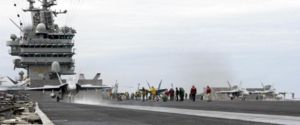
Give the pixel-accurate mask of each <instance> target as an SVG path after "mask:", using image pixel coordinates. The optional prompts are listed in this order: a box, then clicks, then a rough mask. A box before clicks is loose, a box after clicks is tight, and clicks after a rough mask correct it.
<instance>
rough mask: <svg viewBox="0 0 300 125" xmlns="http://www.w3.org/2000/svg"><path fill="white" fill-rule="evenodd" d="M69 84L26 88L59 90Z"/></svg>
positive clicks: (28, 89)
mask: <svg viewBox="0 0 300 125" xmlns="http://www.w3.org/2000/svg"><path fill="white" fill-rule="evenodd" d="M67 85H68V84H63V85H56V86H55V85H45V86H43V87H27V88H26V89H25V90H27V91H52V90H54V91H59V90H61V89H62V88H64V87H67Z"/></svg>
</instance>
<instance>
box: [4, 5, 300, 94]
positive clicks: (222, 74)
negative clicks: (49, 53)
mask: <svg viewBox="0 0 300 125" xmlns="http://www.w3.org/2000/svg"><path fill="white" fill-rule="evenodd" d="M17 1H18V2H17ZM14 2H16V3H17V4H18V7H17V9H16V8H15V7H13V3H14ZM58 4H60V6H59V7H56V9H57V10H58V9H68V10H69V13H68V14H67V15H60V16H59V17H58V18H57V23H58V24H59V25H69V26H72V27H74V28H75V29H76V30H77V32H78V33H77V35H76V37H75V41H76V46H75V47H76V52H77V54H76V56H75V57H74V58H75V60H76V71H77V72H80V73H85V74H86V76H87V77H93V75H94V74H95V73H96V72H101V73H102V76H101V77H102V79H103V80H104V83H106V84H113V83H114V81H115V80H118V82H119V83H120V86H121V87H122V88H128V89H130V90H134V89H136V88H137V84H138V83H139V82H140V83H141V85H142V86H146V82H145V80H148V81H149V82H151V83H153V85H155V86H157V84H158V82H159V81H160V80H161V79H162V80H163V87H168V88H169V87H171V83H174V85H175V86H183V87H185V88H186V89H189V88H190V87H191V85H196V86H197V87H200V88H202V87H204V86H206V85H211V86H226V85H227V84H226V81H227V80H228V81H231V82H232V83H233V84H239V82H240V81H242V85H243V87H261V82H264V83H265V84H274V86H275V88H277V90H278V91H287V92H296V96H297V97H299V95H298V94H300V90H299V88H300V84H299V81H300V77H299V75H300V65H299V64H300V58H299V57H300V35H299V34H300V25H299V22H300V15H299V12H300V8H299V7H300V1H296V0H226V1H224V0H188V1H186V0H60V1H58ZM26 7H27V4H26V2H25V0H23V1H21V0H1V2H0V12H1V17H0V21H1V22H0V27H1V28H0V41H2V42H1V43H2V44H0V58H1V61H0V74H1V75H9V76H16V75H17V71H13V63H12V59H13V57H10V56H9V55H8V52H7V50H8V47H6V45H5V44H6V43H5V42H6V41H7V40H9V36H10V34H12V33H14V34H17V35H19V31H18V29H17V28H15V26H14V25H13V24H12V23H11V22H9V18H12V19H14V20H16V21H17V20H18V19H17V18H16V14H17V13H20V14H21V20H22V22H24V23H25V25H28V24H30V20H29V19H30V17H29V15H28V14H24V13H23V12H21V10H20V8H26Z"/></svg>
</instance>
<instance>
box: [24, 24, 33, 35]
mask: <svg viewBox="0 0 300 125" xmlns="http://www.w3.org/2000/svg"><path fill="white" fill-rule="evenodd" d="M23 31H24V32H25V33H29V32H31V31H32V26H31V25H27V26H25V27H24V28H23Z"/></svg>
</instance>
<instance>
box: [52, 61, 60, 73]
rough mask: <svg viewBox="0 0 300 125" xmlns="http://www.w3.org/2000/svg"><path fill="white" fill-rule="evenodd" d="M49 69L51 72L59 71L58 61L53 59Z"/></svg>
mask: <svg viewBox="0 0 300 125" xmlns="http://www.w3.org/2000/svg"><path fill="white" fill-rule="evenodd" d="M51 71H52V72H59V71H60V65H59V62H57V61H54V62H53V63H52V65H51Z"/></svg>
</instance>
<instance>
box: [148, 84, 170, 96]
mask: <svg viewBox="0 0 300 125" xmlns="http://www.w3.org/2000/svg"><path fill="white" fill-rule="evenodd" d="M146 82H147V84H148V87H149V90H151V88H152V87H153V86H152V87H151V86H150V83H149V82H148V81H146ZM161 84H162V80H160V82H159V84H158V87H157V88H155V89H156V95H161V94H162V93H163V92H165V91H167V90H168V89H161V88H160V87H161ZM149 90H147V91H149Z"/></svg>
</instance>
